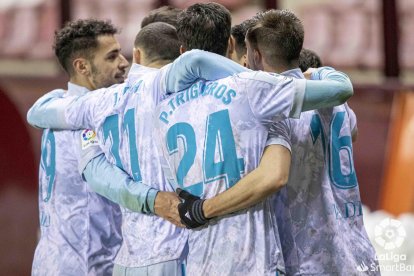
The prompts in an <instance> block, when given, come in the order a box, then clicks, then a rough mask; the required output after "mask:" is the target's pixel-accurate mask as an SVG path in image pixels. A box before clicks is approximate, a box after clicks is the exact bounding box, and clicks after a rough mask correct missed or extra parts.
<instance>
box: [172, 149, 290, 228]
mask: <svg viewBox="0 0 414 276" xmlns="http://www.w3.org/2000/svg"><path fill="white" fill-rule="evenodd" d="M290 159H291V158H290V151H289V150H288V149H287V148H286V147H284V146H281V145H272V146H268V147H266V149H265V151H264V153H263V156H262V159H261V160H260V164H259V166H258V167H257V168H256V169H255V170H253V171H251V172H250V173H249V174H248V175H246V176H245V177H243V178H242V179H241V180H239V181H238V182H237V183H236V185H234V186H232V187H231V188H230V189H228V190H226V191H224V192H222V193H220V194H218V195H216V196H215V197H213V198H210V199H206V200H202V199H200V198H199V197H196V196H194V195H191V194H190V193H188V192H187V191H184V190H181V189H177V192H178V195H179V196H180V197H181V198H182V199H183V200H184V202H183V203H181V204H180V205H179V206H178V210H179V213H180V217H181V220H182V222H183V223H184V224H185V225H186V226H187V228H196V227H199V226H202V225H204V224H206V223H207V222H208V220H209V219H211V218H214V217H218V216H223V215H227V214H230V213H234V212H237V211H239V210H242V209H246V208H249V207H251V206H253V205H255V204H257V203H258V202H261V201H263V200H264V199H265V198H267V197H268V196H270V195H272V194H273V193H275V192H277V191H278V190H280V189H281V188H282V187H283V186H284V185H285V184H286V182H287V180H288V177H289V169H290Z"/></svg>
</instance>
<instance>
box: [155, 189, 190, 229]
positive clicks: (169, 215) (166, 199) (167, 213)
mask: <svg viewBox="0 0 414 276" xmlns="http://www.w3.org/2000/svg"><path fill="white" fill-rule="evenodd" d="M180 203H181V200H180V199H179V197H178V196H177V194H176V193H174V192H161V191H160V192H158V193H157V196H156V197H155V202H154V212H155V214H156V215H157V216H159V217H162V218H163V219H166V220H168V221H169V222H171V223H172V224H174V225H176V226H178V227H182V228H184V227H185V225H184V224H182V223H181V219H180V215H179V213H178V205H179V204H180Z"/></svg>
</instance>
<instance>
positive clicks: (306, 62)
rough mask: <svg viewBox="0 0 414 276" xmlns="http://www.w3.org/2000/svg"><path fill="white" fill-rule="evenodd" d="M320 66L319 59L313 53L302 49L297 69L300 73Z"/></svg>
mask: <svg viewBox="0 0 414 276" xmlns="http://www.w3.org/2000/svg"><path fill="white" fill-rule="evenodd" d="M322 66H323V65H322V61H321V58H320V57H319V56H318V55H317V54H316V53H315V52H314V51H311V50H309V49H305V48H303V49H302V51H301V52H300V57H299V68H300V70H301V71H302V72H305V71H306V70H308V69H309V68H319V67H322Z"/></svg>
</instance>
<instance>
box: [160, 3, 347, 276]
mask: <svg viewBox="0 0 414 276" xmlns="http://www.w3.org/2000/svg"><path fill="white" fill-rule="evenodd" d="M227 13H228V11H227ZM227 13H226V11H225V9H223V8H222V7H221V6H220V5H217V4H214V3H209V4H195V5H193V6H190V7H189V8H188V9H186V10H185V11H184V12H183V13H182V14H181V15H180V17H179V21H178V25H179V27H178V35H179V37H180V40H181V42H182V43H183V49H192V48H203V47H205V45H206V44H208V43H215V45H216V51H217V53H220V54H221V55H226V54H228V53H229V52H230V50H229V48H230V47H231V43H228V42H227V43H226V41H228V38H229V36H230V15H229V14H227ZM222 18H228V20H227V22H220V19H222ZM217 22H220V23H217ZM223 23H224V24H223ZM215 24H217V25H215ZM225 26H227V28H225ZM209 28H211V29H214V28H216V29H219V28H220V31H217V30H215V31H209V30H208V29H209ZM217 34H220V36H221V37H220V39H218V38H217ZM229 46H230V47H229ZM301 47H302V45H301V44H300V48H301ZM328 71H330V72H331V73H332V70H328ZM326 75H329V74H328V73H327V74H326ZM332 75H333V74H332ZM335 76H336V78H337V79H338V80H339V79H341V78H342V81H343V82H345V83H347V85H348V86H347V87H348V89H350V91H352V88H351V86H350V83H349V82H348V79H347V78H346V77H344V76H343V75H341V74H336V75H335ZM300 82H301V81H298V83H296V81H295V80H292V79H289V78H284V77H280V76H272V75H269V74H265V73H261V72H253V73H242V74H239V75H236V76H233V77H230V78H225V79H220V80H217V81H215V82H204V81H199V82H197V83H196V84H194V85H193V86H192V87H191V88H189V89H187V90H185V91H182V92H179V93H177V94H175V95H172V96H170V97H169V98H167V99H166V100H165V101H163V102H162V103H160V105H159V107H158V111H157V113H156V117H157V118H158V119H159V120H158V126H157V127H158V128H159V133H160V135H159V136H160V137H163V138H164V141H163V143H162V150H163V152H164V156H165V157H166V158H167V160H168V162H169V166H170V167H171V169H172V170H173V172H175V173H176V180H177V182H178V185H179V186H180V187H181V188H182V189H185V190H187V191H189V192H191V193H192V194H195V195H197V196H202V197H203V198H210V197H213V196H215V195H217V194H218V193H220V192H223V191H225V190H227V189H229V188H231V187H232V186H233V185H234V184H235V183H236V182H237V181H238V180H239V179H240V178H241V177H242V176H243V175H244V174H246V173H248V172H250V171H252V170H253V169H254V168H256V167H257V166H258V163H259V160H260V157H261V154H262V152H263V148H264V146H265V142H266V138H267V130H268V128H269V127H270V125H271V123H272V121H273V120H280V119H283V118H287V117H289V116H295V115H294V114H295V113H296V112H297V111H300V110H301V108H300V107H298V105H297V104H296V103H297V102H295V97H294V95H295V94H296V93H298V92H299V93H303V92H304V91H303V90H301V89H303V88H304V87H303V86H301V84H299V83H300ZM319 84H320V83H319ZM312 85H317V83H316V82H313V83H309V85H308V84H306V86H307V89H308V88H310V86H312ZM300 87H302V88H300ZM307 89H306V90H307ZM319 89H321V90H324V89H323V86H320V87H319ZM325 92H326V90H325ZM305 93H306V92H305ZM327 94H328V95H329V93H327ZM327 94H326V95H327ZM296 95H298V94H296ZM305 98H306V96H305ZM312 102H313V104H315V103H316V102H319V100H318V101H312ZM303 107H304V108H305V110H306V108H307V107H309V105H308V103H306V101H305V103H304V105H303ZM297 109H299V110H297ZM236 186H237V185H236ZM236 186H235V187H236ZM184 199H186V202H185V203H184V206H186V205H189V204H188V201H194V198H191V197H188V194H187V195H186V196H184ZM200 206H202V204H201V205H198V206H197V205H196V204H193V205H192V206H191V207H192V208H188V209H186V210H184V213H185V215H184V216H181V218H182V219H183V221H184V222H186V221H187V222H188V219H191V220H192V221H191V222H190V224H187V225H188V226H190V227H193V226H197V223H199V224H198V226H199V225H201V224H202V223H203V218H202V217H200V216H199V215H201V213H200V212H199V211H200V209H199V208H200ZM272 209H273V208H272V204H271V201H270V200H266V201H263V202H260V203H258V204H257V205H255V206H253V207H251V208H249V209H248V210H243V211H241V212H239V213H236V214H233V215H230V216H225V217H222V218H220V219H215V220H213V221H210V223H209V225H208V227H204V228H200V229H197V231H192V232H190V234H189V235H190V236H189V254H188V257H187V265H188V266H187V271H188V273H189V274H191V275H201V274H206V275H216V274H222V275H233V274H243V275H274V273H276V270H277V269H278V270H280V271H283V270H284V264H283V257H282V254H281V251H280V246H279V242H278V231H277V227H276V224H275V223H274V221H273V219H274V217H273V216H272V215H271V214H272ZM181 211H182V209H180V212H181ZM187 216H189V217H187ZM193 222H194V224H192V223H193Z"/></svg>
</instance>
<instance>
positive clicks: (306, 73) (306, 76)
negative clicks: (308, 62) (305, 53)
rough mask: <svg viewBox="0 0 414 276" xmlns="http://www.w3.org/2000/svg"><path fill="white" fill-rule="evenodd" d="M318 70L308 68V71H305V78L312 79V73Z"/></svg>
mask: <svg viewBox="0 0 414 276" xmlns="http://www.w3.org/2000/svg"><path fill="white" fill-rule="evenodd" d="M316 70H318V69H317V68H308V70H306V72H304V73H303V75H304V76H305V79H307V80H311V79H312V78H311V76H312V73H313V72H315V71H316Z"/></svg>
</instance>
